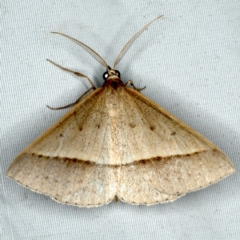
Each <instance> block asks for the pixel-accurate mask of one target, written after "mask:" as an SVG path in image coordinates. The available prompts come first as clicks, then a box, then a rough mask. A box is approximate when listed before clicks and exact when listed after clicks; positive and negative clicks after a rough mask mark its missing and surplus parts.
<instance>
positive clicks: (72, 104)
mask: <svg viewBox="0 0 240 240" xmlns="http://www.w3.org/2000/svg"><path fill="white" fill-rule="evenodd" d="M91 90H95V87H91V88H89V89H88V90H87V91H86V92H85V93H83V94H82V95H81V96H80V97H79V98H78V99H77V101H76V102H74V103H70V104H68V105H67V106H63V107H59V108H53V107H50V106H48V105H47V107H48V108H50V109H52V110H60V109H64V108H68V107H72V106H74V105H75V104H77V103H78V102H79V101H80V100H81V99H82V98H83V97H84V96H85V95H86V94H88V93H89V92H90V91H91Z"/></svg>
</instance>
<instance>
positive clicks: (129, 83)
mask: <svg viewBox="0 0 240 240" xmlns="http://www.w3.org/2000/svg"><path fill="white" fill-rule="evenodd" d="M129 85H131V86H132V87H133V89H134V90H137V91H139V92H141V91H142V90H143V89H145V88H146V86H145V87H143V88H136V87H135V85H134V84H133V81H132V80H128V81H127V82H126V83H125V87H127V86H129Z"/></svg>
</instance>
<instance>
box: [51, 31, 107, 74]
mask: <svg viewBox="0 0 240 240" xmlns="http://www.w3.org/2000/svg"><path fill="white" fill-rule="evenodd" d="M51 33H54V34H59V35H62V36H64V37H66V38H68V39H70V40H71V41H73V42H75V43H77V44H78V45H79V46H80V47H82V48H83V49H84V50H85V51H86V52H88V53H89V54H90V55H91V56H92V57H93V58H94V59H95V60H97V61H98V62H99V63H100V64H102V65H103V66H104V67H105V68H106V69H108V65H107V63H106V62H105V60H104V59H103V58H102V57H101V56H100V55H99V54H98V53H97V52H95V51H94V50H93V49H92V48H90V47H89V46H87V45H86V44H84V43H83V42H80V41H78V40H77V39H75V38H72V37H70V36H68V35H66V34H63V33H59V32H51Z"/></svg>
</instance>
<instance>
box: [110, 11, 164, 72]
mask: <svg viewBox="0 0 240 240" xmlns="http://www.w3.org/2000/svg"><path fill="white" fill-rule="evenodd" d="M161 17H163V15H161V16H159V17H157V18H155V19H153V20H152V21H151V22H150V23H148V24H147V25H145V26H144V27H143V28H142V29H141V30H140V31H138V32H137V33H136V34H135V35H134V36H133V37H132V38H131V39H130V40H129V41H128V42H127V43H126V45H125V46H124V47H123V49H122V50H121V52H120V53H119V54H118V56H117V58H116V60H115V62H114V66H113V69H115V67H116V66H117V64H118V63H119V62H120V60H121V59H122V58H123V56H124V55H125V54H126V52H127V51H128V49H129V48H130V47H131V46H132V44H133V42H134V41H135V40H136V39H137V38H138V37H139V36H140V35H141V33H142V32H143V31H144V30H145V29H146V28H147V27H148V26H149V25H150V24H152V23H153V22H155V21H156V20H157V19H159V18H161Z"/></svg>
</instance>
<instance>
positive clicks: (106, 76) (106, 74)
mask: <svg viewBox="0 0 240 240" xmlns="http://www.w3.org/2000/svg"><path fill="white" fill-rule="evenodd" d="M107 78H108V73H107V72H105V73H104V74H103V79H104V80H107Z"/></svg>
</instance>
